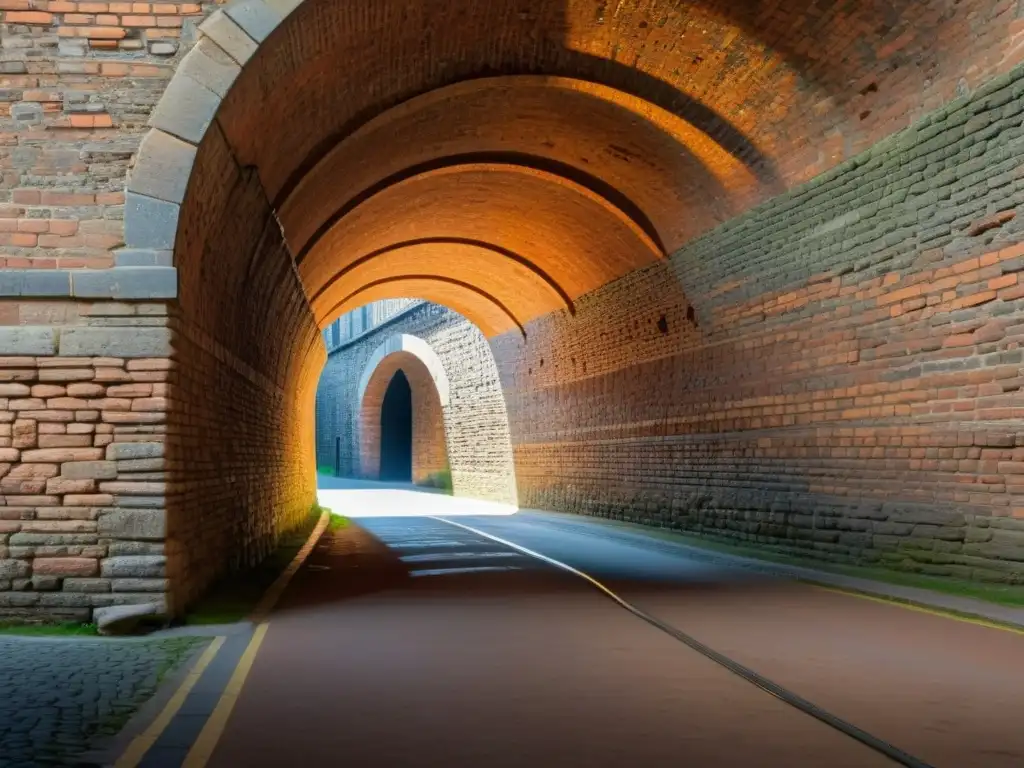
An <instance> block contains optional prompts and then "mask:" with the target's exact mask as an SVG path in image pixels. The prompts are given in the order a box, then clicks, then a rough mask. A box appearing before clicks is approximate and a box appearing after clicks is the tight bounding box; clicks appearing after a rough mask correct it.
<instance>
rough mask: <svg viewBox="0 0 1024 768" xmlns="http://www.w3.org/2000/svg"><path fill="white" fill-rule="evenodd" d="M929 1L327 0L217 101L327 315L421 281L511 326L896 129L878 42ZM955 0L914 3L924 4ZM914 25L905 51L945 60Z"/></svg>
mask: <svg viewBox="0 0 1024 768" xmlns="http://www.w3.org/2000/svg"><path fill="white" fill-rule="evenodd" d="M909 5H911V4H910V3H909V0H897V1H896V2H892V1H884V2H883V0H866V1H865V2H862V3H856V4H846V5H841V4H825V6H824V7H823V6H822V4H821V3H819V2H814V1H812V0H749V2H734V3H719V2H715V1H714V0H704V1H703V2H695V3H680V2H675V1H674V0H646V2H639V1H638V2H629V3H627V2H606V1H605V0H558V1H555V2H552V1H551V0H492V1H491V2H487V3H480V2H477V0H434V1H431V0H375V2H373V3H338V2H333V1H331V0H305V2H302V3H300V4H299V5H298V7H297V8H296V9H295V11H294V12H292V14H291V15H290V16H289V17H288V18H287V19H286V20H285V22H284V23H283V24H282V25H281V26H280V27H279V28H278V29H276V30H275V31H274V32H273V33H272V34H271V35H270V37H269V38H268V39H267V40H266V41H265V42H264V43H263V44H262V45H261V46H260V48H259V50H258V51H257V53H256V54H255V55H254V56H253V58H252V59H251V60H250V62H249V63H248V64H247V66H246V67H245V68H244V70H243V72H242V75H241V76H240V77H239V78H238V80H237V81H236V83H235V85H234V87H233V88H232V89H231V90H230V91H229V93H228V94H227V96H226V98H225V99H224V102H223V103H222V105H221V108H220V110H219V112H218V115H217V122H218V125H219V126H220V129H221V130H222V132H223V136H224V137H225V139H226V140H227V142H228V144H229V145H230V146H231V148H232V150H233V152H234V154H235V156H236V158H237V160H238V162H239V164H240V165H241V166H242V167H249V168H254V169H255V170H256V172H257V173H258V175H259V178H260V180H261V182H262V185H263V187H264V189H265V192H266V195H267V198H268V199H269V200H270V202H271V203H272V205H273V206H274V207H275V208H276V209H277V211H278V218H279V221H280V223H281V226H282V229H283V232H284V236H285V238H286V241H287V242H288V244H289V247H290V249H291V251H292V253H293V255H294V256H295V258H296V261H297V263H298V268H299V273H300V276H301V278H302V281H303V284H304V286H305V289H306V292H307V294H308V295H309V296H310V297H311V299H312V300H313V303H314V311H315V313H316V316H317V320H318V321H319V322H322V323H325V322H329V321H330V320H331V319H332V318H333V317H335V316H337V314H339V313H340V312H342V311H346V310H347V309H349V308H354V307H355V306H358V305H359V304H361V303H365V302H366V301H370V300H374V299H377V298H384V297H387V296H399V295H415V296H419V297H421V298H428V299H431V300H441V299H442V298H443V299H444V301H443V302H442V303H446V304H448V305H449V306H452V307H453V308H460V307H461V308H462V309H464V310H465V311H466V312H468V313H470V317H471V318H472V319H473V320H475V321H477V322H478V324H479V325H480V326H481V327H482V328H485V329H486V331H487V332H488V333H489V335H490V334H494V333H500V332H504V331H507V330H510V329H512V328H515V327H516V326H520V327H521V326H523V325H525V324H526V323H528V322H529V321H530V320H532V319H533V318H535V317H537V316H538V315H541V314H544V313H545V312H549V311H553V310H557V309H569V310H570V311H571V309H572V302H573V300H575V299H576V298H578V297H579V296H580V295H581V294H583V293H586V292H588V291H591V290H593V289H596V288H598V287H600V286H601V285H603V284H604V283H607V282H608V281H610V280H613V279H615V278H616V277H619V276H621V275H623V274H625V273H627V272H629V271H631V270H632V269H635V268H637V267H640V266H643V265H645V264H648V263H651V262H652V261H653V260H656V259H660V258H665V257H666V255H667V254H669V253H671V252H672V251H673V250H675V249H676V248H678V247H679V246H680V245H682V244H683V243H685V242H686V241H687V240H689V239H691V238H692V237H694V236H696V235H699V234H700V233H702V232H704V231H706V230H707V229H709V228H710V227H713V226H714V225H715V224H716V223H718V222H720V221H722V220H724V219H726V218H728V217H730V216H732V215H735V214H737V213H739V212H741V211H742V210H744V209H746V208H747V207H749V206H750V205H752V204H754V203H756V202H757V201H759V200H761V199H764V198H766V197H768V196H771V195H773V194H776V193H778V192H780V191H782V190H783V189H785V188H787V187H788V186H792V184H794V183H796V182H799V181H801V180H803V179H804V178H806V177H807V176H808V175H810V174H812V173H814V172H817V171H820V170H823V169H824V168H826V167H828V166H829V165H831V164H834V162H835V161H836V160H837V159H840V158H841V157H842V154H843V153H844V152H850V151H853V150H856V149H859V148H861V147H862V146H863V145H864V144H865V143H866V142H868V141H869V140H871V139H874V138H878V135H877V134H878V133H879V131H880V130H885V129H886V128H888V126H887V125H886V124H885V123H884V122H883V121H881V120H874V121H872V120H868V119H867V118H868V117H869V116H870V114H871V111H870V110H865V109H864V98H865V93H875V92H877V91H878V90H879V85H878V82H876V81H879V80H881V81H883V82H884V80H885V77H887V76H889V74H890V73H889V69H890V67H889V64H885V65H884V66H882V63H881V62H880V61H879V58H878V56H877V55H876V49H875V47H874V44H873V41H874V40H876V39H878V38H879V37H892V36H893V35H895V34H896V33H898V32H899V31H900V29H902V28H901V26H900V24H901V19H902V18H903V17H904V13H903V12H904V10H905V9H906V7H909ZM939 5H941V4H939V3H925V4H921V3H917V4H914V7H916V8H917V9H918V10H917V15H916V22H917V23H918V25H919V26H923V27H927V26H928V25H934V24H935V23H936V19H937V18H938V14H940V13H941V9H939V7H938V6H939ZM933 6H935V7H934V8H933ZM907 34H908V33H904V34H901V35H900V39H902V42H901V43H900V45H899V46H895V48H894V50H896V51H898V50H899V47H901V46H902V47H904V48H908V46H909V48H908V50H909V49H913V53H914V55H915V56H916V57H918V60H919V62H920V63H921V65H922V66H931V68H932V71H934V70H935V67H937V66H938V65H939V63H938V62H936V61H935V55H936V54H935V52H934V51H928V50H927V49H925V50H923V51H922V49H921V48H920V46H918V47H916V48H915V47H914V46H915V45H917V43H915V41H914V35H915V34H917V33H909V34H910V37H907ZM890 55H891V54H890ZM905 78H906V75H904V79H905ZM837 126H838V127H841V128H842V130H843V133H842V134H841V138H842V141H841V142H840V143H841V144H842V146H841V147H840V148H839V149H840V151H838V152H833V151H832V150H833V149H834V148H835V142H834V138H835V136H836V129H837ZM197 172H200V173H201V169H197ZM413 289H415V290H417V291H419V292H420V293H417V294H408V293H406V294H402V293H401V291H409V290H413ZM462 309H460V311H462Z"/></svg>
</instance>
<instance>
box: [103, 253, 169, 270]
mask: <svg viewBox="0 0 1024 768" xmlns="http://www.w3.org/2000/svg"><path fill="white" fill-rule="evenodd" d="M114 264H115V265H116V266H118V267H173V266H174V252H173V251H170V250H156V249H153V248H121V249H120V250H117V251H114Z"/></svg>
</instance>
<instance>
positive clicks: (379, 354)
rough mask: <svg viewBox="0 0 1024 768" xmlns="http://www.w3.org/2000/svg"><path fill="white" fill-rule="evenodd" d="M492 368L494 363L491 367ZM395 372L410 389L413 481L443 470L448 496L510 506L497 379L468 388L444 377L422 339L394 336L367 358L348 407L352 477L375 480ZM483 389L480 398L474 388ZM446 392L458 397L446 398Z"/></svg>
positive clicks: (511, 485)
mask: <svg viewBox="0 0 1024 768" xmlns="http://www.w3.org/2000/svg"><path fill="white" fill-rule="evenodd" d="M491 364H492V365H493V360H492V361H491ZM398 371H401V372H402V373H403V374H404V375H405V377H406V378H407V379H408V382H409V387H410V388H411V390H412V480H413V482H414V483H417V484H423V483H425V482H427V481H429V480H430V479H431V478H432V476H436V474H437V473H441V472H445V471H450V472H451V480H452V490H453V493H455V494H456V495H459V496H475V497H482V498H489V499H493V500H498V501H504V502H509V503H515V498H516V494H515V478H514V470H513V463H512V446H511V442H510V439H509V428H508V417H507V415H506V412H505V409H504V408H503V407H502V408H494V407H493V405H494V402H495V400H497V402H498V403H501V402H502V393H501V389H500V387H499V385H498V383H497V380H496V378H495V379H493V380H491V383H490V386H488V385H487V384H486V383H484V384H482V385H481V384H480V383H479V382H476V381H474V382H473V383H472V387H460V386H459V385H460V384H461V383H462V382H460V381H458V380H456V381H455V382H454V383H453V382H452V381H451V380H450V379H449V376H448V373H447V371H446V370H445V366H444V363H443V362H442V360H441V357H440V356H439V355H438V354H437V352H435V351H434V349H433V348H432V347H431V346H430V344H428V343H427V342H426V341H424V340H423V339H421V338H418V337H416V336H413V335H411V334H406V333H402V334H395V335H393V336H391V337H389V338H388V339H386V340H385V341H384V342H382V343H381V344H380V345H379V346H378V347H377V348H376V349H375V350H374V352H373V353H372V354H371V355H370V357H369V359H368V360H367V362H366V364H365V366H364V367H363V372H362V375H361V376H360V379H359V385H358V388H357V390H356V395H355V398H354V401H353V403H352V413H353V414H355V415H356V419H357V429H358V435H357V440H356V442H357V445H358V450H359V460H358V466H359V474H360V475H361V476H362V477H364V478H367V479H377V478H378V477H379V474H380V460H381V408H382V405H383V402H384V397H385V393H386V392H387V389H388V386H389V384H390V383H391V381H392V379H393V378H394V377H395V375H396V374H397V372H398ZM481 388H482V389H484V390H488V391H484V392H481V391H480V389H481ZM453 390H454V391H455V393H457V394H458V393H459V392H460V390H462V397H461V398H453Z"/></svg>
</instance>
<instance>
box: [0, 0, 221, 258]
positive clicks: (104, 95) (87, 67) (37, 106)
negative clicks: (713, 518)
mask: <svg viewBox="0 0 1024 768" xmlns="http://www.w3.org/2000/svg"><path fill="white" fill-rule="evenodd" d="M216 5H218V3H212V2H204V3H177V2H170V3H131V2H84V1H83V2H79V1H78V0H62V1H60V2H57V1H56V0H53V1H47V2H40V1H37V0H0V39H2V44H0V137H2V141H0V176H2V183H0V266H6V267H9V268H32V269H76V268H89V269H99V268H106V267H111V266H113V265H114V263H115V257H114V254H113V253H112V252H111V249H113V248H115V247H117V246H118V245H120V244H121V243H122V242H123V240H124V237H123V221H122V220H123V217H124V201H125V197H124V187H125V177H126V174H127V172H128V168H129V166H130V164H131V161H132V156H133V155H134V153H135V152H136V151H137V149H138V146H139V141H140V140H141V138H142V136H143V135H144V133H145V132H146V130H148V128H147V121H148V119H149V114H150V110H151V109H152V108H153V106H154V105H155V104H156V102H157V101H158V100H159V98H160V96H161V94H162V93H163V91H164V89H165V88H166V87H167V83H168V81H169V80H170V79H171V76H172V75H173V74H174V71H175V66H176V64H177V62H178V60H179V59H180V56H181V54H183V53H184V52H185V51H186V50H187V49H188V48H189V47H190V46H191V45H192V43H193V42H194V40H195V25H196V22H197V20H199V19H201V18H203V16H204V14H206V13H209V11H210V10H211V9H212V8H213V7H216Z"/></svg>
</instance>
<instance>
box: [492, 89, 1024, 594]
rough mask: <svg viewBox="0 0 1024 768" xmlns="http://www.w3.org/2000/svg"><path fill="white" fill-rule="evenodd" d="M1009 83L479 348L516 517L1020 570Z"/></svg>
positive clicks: (1023, 112) (1022, 516)
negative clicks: (598, 518)
mask: <svg viewBox="0 0 1024 768" xmlns="http://www.w3.org/2000/svg"><path fill="white" fill-rule="evenodd" d="M1021 77H1022V75H1021V73H1020V72H1017V73H1015V74H1013V75H1011V76H1008V77H1004V78H1001V79H999V80H996V81H993V82H992V83H990V84H989V85H988V86H987V87H986V88H985V89H983V90H982V91H981V92H980V93H979V94H978V95H976V96H975V97H973V98H970V99H961V100H959V101H957V102H954V103H953V104H951V105H950V106H949V107H947V108H945V109H943V110H940V111H939V112H937V113H935V114H934V115H932V116H931V117H929V119H928V120H926V121H925V122H923V123H920V124H918V125H917V126H915V128H913V129H912V130H910V131H908V132H905V133H904V134H901V135H897V136H896V137H894V138H893V139H891V140H889V141H887V142H884V143H882V144H880V145H878V146H876V147H875V148H874V149H873V150H872V151H871V152H870V153H868V154H866V155H865V156H863V157H860V158H856V159H855V160H853V161H851V162H850V163H848V164H846V165H844V166H842V167H840V168H838V169H836V170H835V171H833V172H830V173H829V174H826V175H824V176H822V177H819V178H818V179H816V180H815V181H814V182H812V183H810V184H808V185H806V186H805V187H802V188H798V189H796V190H794V191H793V192H791V193H788V194H786V195H783V196H780V197H778V198H776V199H775V200H773V201H771V202H769V203H767V204H765V205H762V206H759V207H758V208H756V209H754V210H752V211H751V212H750V213H749V214H748V215H746V216H743V217H740V218H737V219H735V220H733V221H731V222H729V223H728V224H726V225H723V226H722V227H720V228H718V229H717V230H715V231H714V232H711V233H709V234H708V235H706V236H704V237H702V238H700V239H698V240H697V241H695V242H693V243H692V244H690V245H688V246H687V247H686V248H684V249H682V250H681V251H679V252H678V253H676V254H675V255H674V256H673V258H672V260H671V264H670V265H666V267H664V268H661V267H656V268H651V269H648V270H645V271H642V272H639V273H635V274H633V275H630V276H628V277H627V278H624V279H623V280H621V281H618V282H617V283H615V284H612V285H609V286H606V287H605V288H603V289H601V290H600V291H597V292H595V293H594V294H592V295H591V296H589V297H587V299H586V301H582V302H580V305H579V311H578V313H577V317H575V318H570V317H568V316H551V317H548V318H546V319H544V320H542V321H540V322H538V323H535V324H533V325H531V326H530V327H529V328H528V329H527V330H528V333H529V342H528V343H527V344H525V345H524V344H523V343H522V340H521V339H518V338H515V337H514V336H512V335H507V336H505V337H502V338H499V339H497V340H495V342H494V344H493V347H494V349H495V356H496V358H497V360H498V364H499V368H500V371H501V375H502V381H503V384H504V386H505V391H506V396H507V398H508V403H509V413H510V422H511V425H512V432H513V443H514V445H515V455H516V474H517V478H518V481H519V490H520V497H521V503H522V504H523V505H524V506H536V507H547V508H555V509H565V510H571V511H577V512H581V513H587V514H597V515H607V516H614V517H624V518H630V519H637V520H643V521H647V522H652V523H657V524H668V525H674V526H679V527H681V528H685V529H688V530H693V531H698V532H702V533H707V534H711V535H718V536H726V537H730V538H733V539H736V538H739V539H745V540H748V541H754V542H758V543H761V544H763V545H765V546H771V547H775V548H782V549H787V550H800V551H807V552H810V553H812V554H817V555H818V556H821V557H829V558H835V559H846V560H870V561H881V562H884V563H886V564H889V565H892V566H895V567H902V568H912V569H915V570H923V571H926V572H929V573H936V574H952V575H958V576H967V577H973V578H982V579H1012V580H1020V579H1022V578H1024V474H1022V472H1024V465H1022V464H1021V461H1022V460H1024V391H1022V389H1021V386H1022V384H1024V367H1022V354H1024V350H1022V348H1021V347H1022V343H1024V289H1022V286H1021V284H1020V283H1019V282H1018V280H1019V277H1020V274H1021V273H1022V271H1024V247H1022V245H1021V243H1022V241H1024V236H1022V233H1024V227H1022V221H1021V217H1020V211H1021V207H1020V206H1021V204H1022V203H1024V170H1022V169H1024V166H1022V165H1021V162H1020V159H1019V158H1020V156H1021V155H1020V154H1019V150H1020V148H1021V147H1020V145H1021V142H1022V137H1024V103H1022V101H1021V99H1020V97H1019V95H1016V96H1015V95H1014V94H1019V88H1020V86H1019V83H1020V82H1021Z"/></svg>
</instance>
